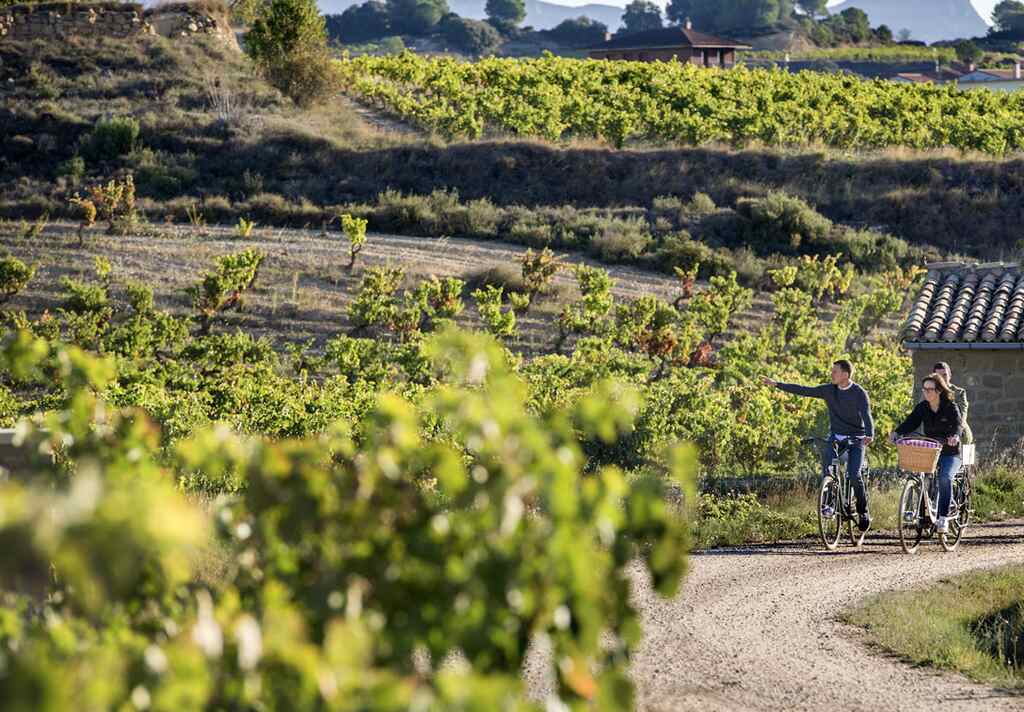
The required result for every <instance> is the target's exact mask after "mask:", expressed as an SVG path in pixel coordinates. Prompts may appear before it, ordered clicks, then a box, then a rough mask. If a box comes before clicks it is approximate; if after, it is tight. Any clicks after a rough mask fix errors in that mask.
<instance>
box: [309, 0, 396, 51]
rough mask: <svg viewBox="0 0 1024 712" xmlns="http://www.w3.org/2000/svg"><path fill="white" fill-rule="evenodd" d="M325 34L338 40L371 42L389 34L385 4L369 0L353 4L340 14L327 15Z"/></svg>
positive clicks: (389, 21) (389, 23)
mask: <svg viewBox="0 0 1024 712" xmlns="http://www.w3.org/2000/svg"><path fill="white" fill-rule="evenodd" d="M325 20H326V25H327V34H328V36H330V37H331V38H332V39H336V40H338V41H340V42H372V41H373V40H377V39H380V38H381V37H386V36H388V35H389V34H391V17H390V15H389V14H388V8H387V5H385V4H384V3H383V2H381V1H380V0H369V2H364V3H363V4H362V5H353V6H352V7H350V8H348V9H347V10H345V12H343V13H341V14H340V15H327V16H326V18H325Z"/></svg>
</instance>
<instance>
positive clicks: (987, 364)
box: [913, 349, 1024, 459]
mask: <svg viewBox="0 0 1024 712" xmlns="http://www.w3.org/2000/svg"><path fill="white" fill-rule="evenodd" d="M913 359H914V373H915V375H916V380H915V383H917V384H919V383H920V382H921V379H922V378H924V377H925V376H927V375H928V374H929V373H931V372H932V366H933V365H935V363H937V362H939V361H945V362H946V363H948V364H949V367H950V368H951V369H952V370H953V383H955V384H956V385H958V386H960V387H961V388H965V389H966V390H967V402H968V404H969V408H968V413H967V422H968V423H969V424H970V426H971V430H973V431H974V440H975V442H976V443H977V445H978V456H979V458H982V459H984V458H987V457H990V456H992V455H994V454H997V453H998V452H1000V451H1002V450H1005V449H1006V448H1009V447H1013V446H1015V445H1016V444H1018V443H1019V442H1020V441H1021V439H1022V438H1024V351H1022V350H1019V349H1018V350H997V349H991V350H989V349H918V350H916V351H914V354H913ZM914 394H915V398H916V399H918V400H919V399H920V398H921V390H920V387H918V388H916V389H915V391H914Z"/></svg>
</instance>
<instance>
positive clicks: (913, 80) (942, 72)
mask: <svg viewBox="0 0 1024 712" xmlns="http://www.w3.org/2000/svg"><path fill="white" fill-rule="evenodd" d="M962 76H963V72H960V71H957V70H956V69H950V68H947V67H942V68H940V69H936V70H934V71H929V72H900V73H899V74H897V75H896V76H895V77H893V78H892V80H893V81H894V82H901V83H904V84H908V83H909V84H948V83H949V82H954V81H956V80H957V79H959V78H960V77H962Z"/></svg>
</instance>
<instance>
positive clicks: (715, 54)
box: [590, 47, 736, 69]
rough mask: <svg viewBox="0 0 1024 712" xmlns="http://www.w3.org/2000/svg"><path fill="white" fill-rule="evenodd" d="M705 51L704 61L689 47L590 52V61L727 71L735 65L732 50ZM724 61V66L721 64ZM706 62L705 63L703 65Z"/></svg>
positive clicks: (700, 52)
mask: <svg viewBox="0 0 1024 712" xmlns="http://www.w3.org/2000/svg"><path fill="white" fill-rule="evenodd" d="M706 51H707V54H708V56H707V59H706V60H705V57H704V55H703V54H702V50H699V49H690V48H689V47H675V48H667V49H625V50H591V51H590V57H591V58H592V59H621V60H627V61H630V62H673V61H675V62H683V63H686V64H695V65H697V66H700V67H703V66H708V67H719V66H721V67H724V68H726V69H729V68H730V67H732V66H733V65H734V64H735V63H736V52H735V51H734V50H717V49H711V50H706ZM723 61H724V64H722V62H723ZM705 62H706V63H705Z"/></svg>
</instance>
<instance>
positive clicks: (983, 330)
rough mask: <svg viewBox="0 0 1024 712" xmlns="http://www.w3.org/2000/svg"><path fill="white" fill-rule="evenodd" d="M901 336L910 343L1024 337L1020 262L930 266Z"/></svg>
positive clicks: (1021, 339)
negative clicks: (1018, 263) (1017, 263)
mask: <svg viewBox="0 0 1024 712" xmlns="http://www.w3.org/2000/svg"><path fill="white" fill-rule="evenodd" d="M928 268H929V269H928V276H927V278H926V279H925V283H924V286H923V287H922V288H921V291H920V293H918V295H917V299H916V300H915V301H914V305H913V307H911V309H910V315H909V316H908V317H907V321H906V323H905V324H904V325H903V330H902V332H901V334H900V335H901V336H902V338H903V340H904V341H908V342H936V343H942V342H946V343H979V344H985V343H991V344H997V343H1022V342H1024V271H1022V270H1021V268H1020V266H1019V265H1016V264H1002V263H998V264H984V265H963V264H954V263H941V264H932V265H928Z"/></svg>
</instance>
